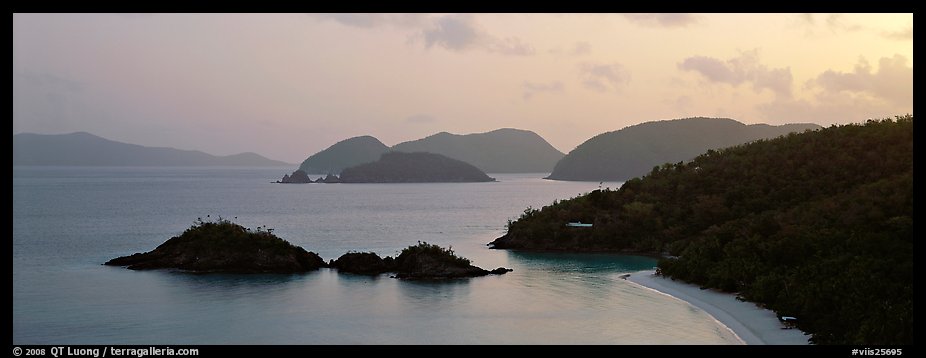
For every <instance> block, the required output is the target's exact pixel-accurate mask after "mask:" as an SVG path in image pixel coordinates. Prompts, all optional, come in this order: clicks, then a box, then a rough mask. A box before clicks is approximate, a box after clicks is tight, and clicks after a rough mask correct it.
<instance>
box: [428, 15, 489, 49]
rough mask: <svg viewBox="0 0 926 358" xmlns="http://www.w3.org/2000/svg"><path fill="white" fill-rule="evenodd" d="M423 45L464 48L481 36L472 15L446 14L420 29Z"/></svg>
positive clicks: (473, 43) (474, 42) (472, 44)
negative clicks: (427, 26)
mask: <svg viewBox="0 0 926 358" xmlns="http://www.w3.org/2000/svg"><path fill="white" fill-rule="evenodd" d="M422 34H423V35H424V45H425V47H428V48H430V47H432V46H435V45H437V46H441V47H444V48H446V49H448V50H455V51H460V50H465V49H467V48H470V47H472V46H474V45H475V44H476V43H477V42H479V40H480V37H481V36H482V34H481V32H480V31H479V29H477V28H476V22H475V20H474V19H473V16H472V15H465V14H461V15H447V16H442V17H440V18H438V19H437V20H436V21H435V22H434V25H433V26H431V27H429V28H426V29H424V30H423V31H422Z"/></svg>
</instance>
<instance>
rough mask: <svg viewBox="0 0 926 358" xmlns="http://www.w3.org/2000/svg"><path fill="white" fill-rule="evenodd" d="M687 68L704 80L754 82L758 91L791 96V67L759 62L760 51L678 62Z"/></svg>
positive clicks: (733, 84) (737, 82)
mask: <svg viewBox="0 0 926 358" xmlns="http://www.w3.org/2000/svg"><path fill="white" fill-rule="evenodd" d="M678 68H679V69H681V70H684V71H693V72H697V73H699V74H700V75H701V76H703V77H704V78H705V79H707V80H708V81H710V82H714V83H726V84H730V85H732V86H738V85H740V84H743V83H747V82H749V83H751V84H752V87H753V89H754V90H755V91H756V92H760V91H761V90H763V89H768V90H770V91H772V92H774V93H775V94H776V95H777V96H781V97H790V96H791V83H792V82H793V77H792V76H791V69H790V68H773V69H769V68H768V66H766V65H763V64H761V63H760V62H759V53H758V50H752V51H747V52H743V53H741V54H740V55H739V56H737V57H733V58H730V59H727V60H720V59H717V58H713V57H707V56H692V57H689V58H686V59H685V60H684V61H682V62H680V63H679V64H678Z"/></svg>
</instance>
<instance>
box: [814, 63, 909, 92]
mask: <svg viewBox="0 0 926 358" xmlns="http://www.w3.org/2000/svg"><path fill="white" fill-rule="evenodd" d="M871 71H872V69H871V65H870V64H868V61H866V60H865V59H864V58H861V59H859V63H858V64H857V65H855V69H854V70H853V71H852V72H848V73H845V72H837V71H833V70H827V71H825V72H823V73H822V74H820V75H819V76H817V78H816V79H814V80H812V81H811V82H810V83H809V86H818V87H820V88H821V89H823V90H824V91H827V92H853V93H865V94H868V95H870V96H873V97H876V98H879V99H882V100H885V101H889V102H891V103H895V104H912V103H913V68H912V67H908V66H907V58H906V57H904V56H901V55H894V57H882V58H881V59H880V60H879V61H878V72H875V73H872V72H871Z"/></svg>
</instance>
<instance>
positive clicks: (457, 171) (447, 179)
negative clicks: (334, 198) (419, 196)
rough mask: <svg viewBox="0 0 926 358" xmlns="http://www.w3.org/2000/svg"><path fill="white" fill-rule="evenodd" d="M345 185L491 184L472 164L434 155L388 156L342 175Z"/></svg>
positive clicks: (351, 169)
mask: <svg viewBox="0 0 926 358" xmlns="http://www.w3.org/2000/svg"><path fill="white" fill-rule="evenodd" d="M340 181H341V182H342V183H462V182H490V181H495V179H493V178H490V177H489V176H488V175H486V173H484V172H483V171H481V170H479V168H476V167H474V166H472V165H471V164H469V163H466V162H462V161H459V160H456V159H451V158H447V157H445V156H443V155H440V154H434V153H403V152H388V153H384V154H383V155H382V156H381V157H380V158H379V160H378V161H376V162H373V163H367V164H361V165H358V166H355V167H351V168H347V169H344V170H342V171H341V176H340Z"/></svg>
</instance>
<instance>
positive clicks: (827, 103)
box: [758, 55, 913, 123]
mask: <svg viewBox="0 0 926 358" xmlns="http://www.w3.org/2000/svg"><path fill="white" fill-rule="evenodd" d="M804 88H805V89H808V90H810V91H813V96H812V97H811V98H810V99H776V100H775V101H772V102H770V103H765V104H762V105H759V106H758V110H759V112H760V113H762V114H763V115H764V116H765V117H767V118H769V119H774V120H786V121H798V120H800V121H814V122H817V123H826V122H829V123H846V122H858V121H862V120H865V119H868V118H884V117H891V116H894V115H901V114H905V113H912V111H913V68H912V67H909V66H907V58H905V57H903V56H901V55H894V56H893V57H883V58H881V59H880V60H879V61H878V71H877V72H873V71H872V68H871V65H869V64H868V62H867V61H866V60H865V59H860V60H859V63H858V64H857V65H856V66H855V69H853V71H852V72H839V71H834V70H827V71H824V72H823V73H821V74H820V75H818V76H817V77H816V78H814V79H811V80H809V81H807V82H806V83H805V85H804Z"/></svg>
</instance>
